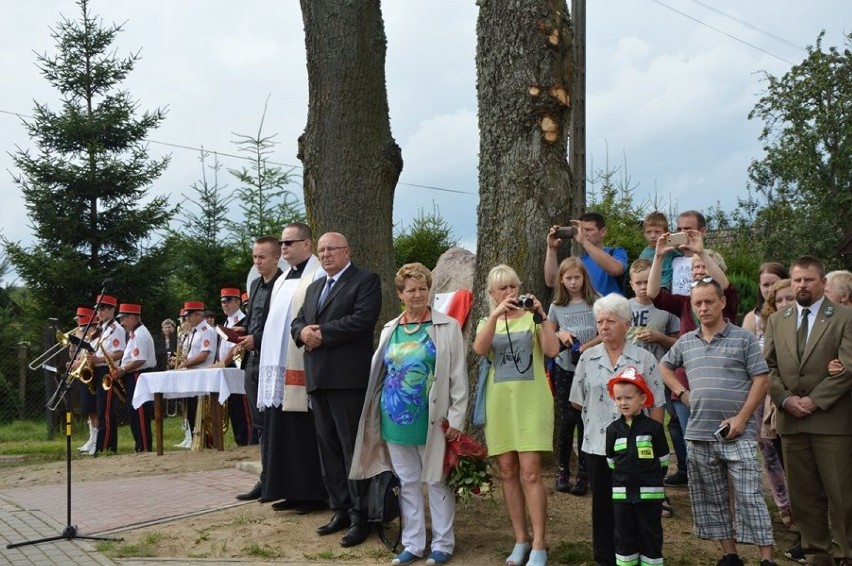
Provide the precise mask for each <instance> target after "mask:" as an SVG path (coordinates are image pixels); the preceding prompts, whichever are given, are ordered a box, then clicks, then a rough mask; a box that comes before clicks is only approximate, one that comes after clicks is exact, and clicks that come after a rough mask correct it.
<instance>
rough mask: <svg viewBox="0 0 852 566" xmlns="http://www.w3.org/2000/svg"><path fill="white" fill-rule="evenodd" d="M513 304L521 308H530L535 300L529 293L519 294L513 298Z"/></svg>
mask: <svg viewBox="0 0 852 566" xmlns="http://www.w3.org/2000/svg"><path fill="white" fill-rule="evenodd" d="M515 304H516V305H518V306H519V307H521V308H522V309H531V308H533V306H534V305H535V300H534V299H533V298H532V297H530V296H529V295H519V296H518V298H517V299H515Z"/></svg>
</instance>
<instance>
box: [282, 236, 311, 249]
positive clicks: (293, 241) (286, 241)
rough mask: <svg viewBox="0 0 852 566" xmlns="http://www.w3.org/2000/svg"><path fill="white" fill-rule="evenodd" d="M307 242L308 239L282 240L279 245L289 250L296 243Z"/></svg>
mask: <svg viewBox="0 0 852 566" xmlns="http://www.w3.org/2000/svg"><path fill="white" fill-rule="evenodd" d="M305 240H307V238H302V239H301V240H281V241H280V242H279V243H280V244H281V245H282V246H284V247H286V248H289V247H290V246H292V245H293V244H295V243H296V242H304V241H305Z"/></svg>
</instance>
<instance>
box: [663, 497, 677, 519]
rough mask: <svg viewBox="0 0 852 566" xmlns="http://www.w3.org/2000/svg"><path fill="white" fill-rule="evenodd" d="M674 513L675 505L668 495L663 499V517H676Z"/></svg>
mask: <svg viewBox="0 0 852 566" xmlns="http://www.w3.org/2000/svg"><path fill="white" fill-rule="evenodd" d="M674 514H675V511H674V507H672V504H671V502H670V501H669V498H668V497H666V498H665V499H663V513H662V518H663V519H671V518H672V517H674Z"/></svg>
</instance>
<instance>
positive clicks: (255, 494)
mask: <svg viewBox="0 0 852 566" xmlns="http://www.w3.org/2000/svg"><path fill="white" fill-rule="evenodd" d="M261 487H262V486H261V485H260V482H257V483H256V484H254V487H253V488H251V491H249V492H248V493H241V494H239V495H238V496H237V499H239V500H240V501H251V500H252V499H260V490H261Z"/></svg>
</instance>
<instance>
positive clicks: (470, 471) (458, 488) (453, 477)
mask: <svg viewBox="0 0 852 566" xmlns="http://www.w3.org/2000/svg"><path fill="white" fill-rule="evenodd" d="M448 426H449V425H448V423H447V422H446V421H445V422H444V430H447V427H448ZM487 457H488V450H487V449H486V448H485V446H483V445H482V444H480V443H479V442H477V441H476V440H475V439H474V438H473V437H472V436H470V435H469V434H462V435H461V436H460V437H459V438H458V439H457V440H447V450H446V452H445V453H444V475H445V476H446V478H447V487H449V488H450V489H451V490H452V491H453V492H454V493H455V494H456V500H458V501H459V502H460V503H461V504H462V505H466V504H467V503H469V502H470V500H471V499H473V497H474V496H486V495H487V496H490V495H491V494H492V484H493V480H492V479H491V472H490V471H489V470H488V460H487V459H486V458H487Z"/></svg>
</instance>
